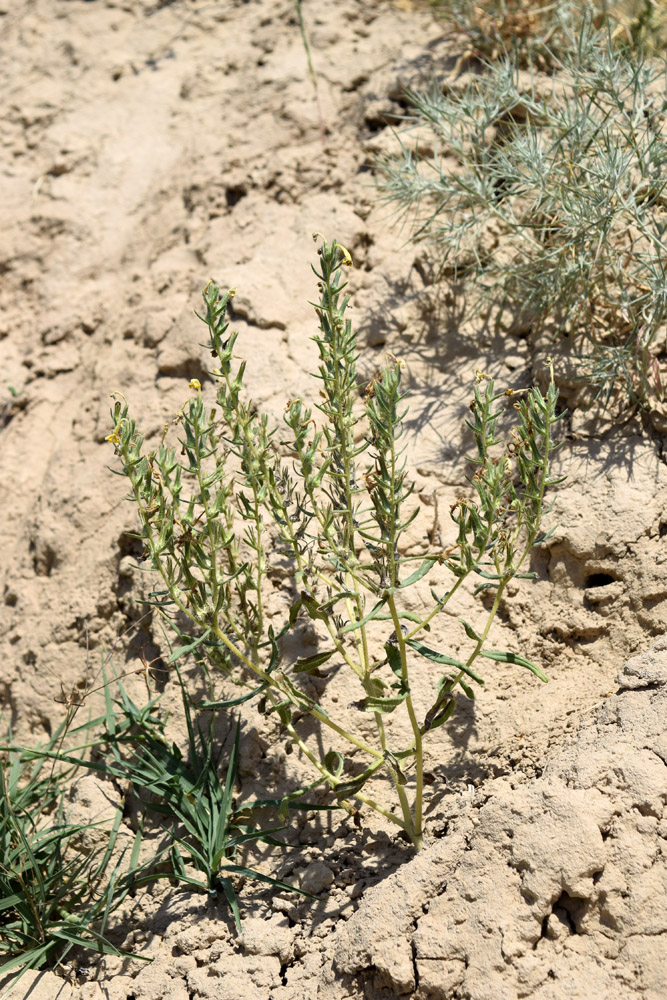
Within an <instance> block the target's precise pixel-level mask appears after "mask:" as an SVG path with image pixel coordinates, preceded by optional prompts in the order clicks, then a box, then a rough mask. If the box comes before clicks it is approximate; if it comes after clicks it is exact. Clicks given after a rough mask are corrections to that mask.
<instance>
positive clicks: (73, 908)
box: [0, 724, 141, 996]
mask: <svg viewBox="0 0 667 1000" xmlns="http://www.w3.org/2000/svg"><path fill="white" fill-rule="evenodd" d="M87 728H88V725H87V724H86V726H85V727H83V729H80V730H79V732H83V731H84V730H85V729H87ZM62 736H63V733H62V732H61V731H60V730H59V731H58V732H57V733H56V735H55V736H54V737H53V738H52V739H51V740H50V741H49V743H48V745H47V747H46V748H43V749H42V750H37V751H36V753H35V754H34V755H33V754H24V753H23V752H22V751H21V750H20V749H18V748H10V747H4V748H0V963H1V964H0V972H2V974H3V975H6V974H8V973H11V972H13V970H15V969H19V970H20V971H19V972H18V974H16V975H15V976H14V977H13V978H12V980H11V982H10V985H9V988H8V990H7V992H5V993H3V996H6V995H7V993H8V992H9V991H10V990H11V989H13V988H14V986H15V985H16V983H17V982H18V981H19V980H20V978H21V976H22V975H24V973H25V972H27V971H28V970H29V969H41V968H44V967H46V966H48V967H57V966H58V965H62V963H63V962H64V960H65V958H66V957H67V955H68V954H69V953H70V952H71V951H72V949H73V948H85V949H87V950H92V951H95V952H98V953H102V954H114V955H121V954H123V952H121V951H120V950H119V949H118V948H116V947H115V945H113V944H112V943H111V941H110V940H109V939H108V937H107V936H106V926H107V922H108V919H109V915H110V913H112V912H113V911H114V910H115V909H117V907H118V906H120V904H121V903H122V902H123V900H124V899H125V898H126V896H127V894H128V892H129V891H130V888H131V884H132V879H133V878H134V876H135V875H136V873H137V870H138V869H137V858H138V851H139V846H140V839H141V838H140V835H139V834H137V836H136V837H135V839H134V843H133V847H132V850H131V851H130V857H129V858H126V855H127V851H123V850H120V849H119V848H117V838H118V832H119V829H120V823H121V820H122V809H118V810H117V812H116V815H115V818H114V821H113V823H112V824H111V825H110V827H109V828H108V830H107V833H108V837H107V840H106V844H105V846H104V847H103V848H100V850H99V851H97V852H93V853H92V854H91V853H90V852H89V851H88V850H83V849H82V848H81V846H80V844H79V843H78V841H79V840H80V837H81V835H82V834H83V833H84V832H85V831H86V830H88V829H90V827H91V826H95V825H97V824H89V825H83V826H82V825H77V824H71V823H68V822H66V820H65V817H64V796H65V793H66V789H67V786H68V784H69V783H70V782H71V780H72V779H73V777H74V774H75V772H76V765H74V766H70V767H68V768H66V769H65V770H62V769H60V770H59V769H56V768H55V767H54V765H53V763H49V764H48V765H47V758H48V757H49V756H51V755H53V754H54V753H59V752H62ZM107 826H108V824H107ZM134 957H137V956H134Z"/></svg>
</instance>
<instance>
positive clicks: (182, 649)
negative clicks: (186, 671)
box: [168, 628, 211, 663]
mask: <svg viewBox="0 0 667 1000" xmlns="http://www.w3.org/2000/svg"><path fill="white" fill-rule="evenodd" d="M210 631H211V630H210V628H207V629H206V631H205V632H204V633H203V635H200V636H199V638H198V639H195V640H194V641H193V642H191V643H189V645H187V646H179V647H178V649H175V650H174V651H173V653H172V654H171V656H170V657H169V660H168V662H169V663H175V662H176V660H180V658H181V656H185V654H186V653H191V652H192V650H193V649H196V648H197V646H199V645H201V643H202V642H203V641H204V639H205V638H206V637H207V635H208V634H209V632H210Z"/></svg>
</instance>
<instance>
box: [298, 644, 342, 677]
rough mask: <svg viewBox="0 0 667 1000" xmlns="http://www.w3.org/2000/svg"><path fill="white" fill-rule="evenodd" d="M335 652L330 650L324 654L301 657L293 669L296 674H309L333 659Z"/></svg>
mask: <svg viewBox="0 0 667 1000" xmlns="http://www.w3.org/2000/svg"><path fill="white" fill-rule="evenodd" d="M335 652H336V650H335V649H329V650H326V651H325V652H322V653H315V654H314V655H313V656H305V657H303V658H301V657H299V659H298V660H297V661H296V663H295V664H294V666H293V668H292V669H293V671H294V673H295V674H309V673H311V672H312V671H313V670H317V668H318V667H321V666H322V664H323V663H326V662H327V660H329V659H331V657H332V656H333V655H334V653H335Z"/></svg>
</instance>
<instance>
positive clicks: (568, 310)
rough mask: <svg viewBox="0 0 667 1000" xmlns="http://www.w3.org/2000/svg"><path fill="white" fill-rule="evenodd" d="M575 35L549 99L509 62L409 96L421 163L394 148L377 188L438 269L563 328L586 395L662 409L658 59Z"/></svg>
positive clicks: (666, 152) (661, 98)
mask: <svg viewBox="0 0 667 1000" xmlns="http://www.w3.org/2000/svg"><path fill="white" fill-rule="evenodd" d="M587 39H588V36H586V37H584V36H581V39H580V40H581V45H582V46H583V47H585V48H586V51H585V53H584V52H582V51H578V52H576V53H573V54H572V55H571V56H570V57H568V58H567V59H566V60H565V61H564V62H563V64H562V67H561V72H560V74H559V76H558V77H557V82H556V83H548V84H547V87H548V88H549V89H548V91H547V93H546V95H544V94H541V95H540V94H538V92H537V90H536V88H535V84H534V81H532V79H530V80H529V79H527V78H526V76H525V75H524V76H522V75H521V74H519V73H518V71H517V70H516V69H515V67H514V65H513V64H512V62H511V61H510V60H505V61H502V62H500V63H497V64H493V65H489V66H488V67H487V68H486V70H485V72H484V73H483V75H480V76H476V77H474V78H473V79H472V80H470V81H469V82H468V83H466V84H465V85H464V86H463V87H461V88H460V89H452V88H449V87H443V86H442V85H439V84H434V85H433V86H432V87H431V88H430V89H429V90H421V91H417V92H414V93H412V94H411V95H410V98H411V101H412V104H413V106H414V112H413V115H412V118H411V120H410V122H409V125H408V127H411V126H419V127H420V128H421V129H422V130H425V131H426V133H427V135H428V136H429V138H428V139H425V140H424V145H425V146H426V147H427V152H426V154H425V155H424V156H423V157H422V156H420V155H419V152H418V151H417V152H414V151H412V150H410V149H408V148H407V145H406V143H405V142H401V141H400V137H399V141H398V142H397V148H396V152H395V153H394V154H390V155H387V156H385V157H384V158H383V159H382V160H381V161H380V162H379V164H378V166H379V178H378V183H379V186H380V191H381V193H382V197H383V198H384V199H385V200H386V201H387V203H389V204H390V205H391V206H392V207H393V208H394V209H395V210H396V211H397V212H398V213H399V214H400V215H401V216H402V217H403V218H405V219H407V220H408V221H409V225H410V228H411V231H412V238H413V239H414V240H416V241H423V242H427V243H428V244H429V246H430V247H431V248H432V250H433V253H434V255H435V257H436V259H437V260H438V262H439V265H440V267H441V269H442V270H443V271H445V270H448V271H449V273H450V274H452V275H453V276H455V277H457V278H468V279H471V280H473V281H474V282H475V283H476V286H477V288H478V289H481V290H482V291H483V292H484V293H485V296H486V299H487V300H488V299H489V298H490V299H491V301H493V302H495V303H496V305H499V304H501V303H504V302H508V301H509V302H510V303H511V304H513V306H514V308H515V309H516V310H517V311H518V312H520V313H522V314H523V315H524V316H527V317H528V319H529V322H532V326H533V328H534V329H536V330H537V329H539V328H540V327H542V326H543V325H544V324H545V323H546V322H547V321H548V322H550V323H551V324H552V325H554V326H555V327H557V328H558V329H559V330H562V331H564V332H566V334H567V335H568V337H569V338H570V341H571V344H572V348H573V352H574V356H575V357H578V358H579V360H580V362H581V371H582V374H583V375H585V376H586V377H587V378H589V379H590V380H591V381H592V383H593V385H594V386H595V388H596V391H597V392H598V394H600V395H602V396H603V397H604V398H605V399H606V400H608V399H609V398H610V396H611V395H612V393H613V392H614V390H615V389H616V388H619V387H620V388H621V390H622V393H623V394H624V396H625V397H626V398H628V399H629V400H630V401H631V402H633V403H634V402H637V401H639V402H641V403H651V402H659V401H661V400H662V399H663V386H662V378H661V374H660V355H661V353H662V352H663V351H664V346H665V339H664V334H665V330H664V322H665V316H666V307H667V279H666V276H665V261H666V260H667V247H666V245H665V228H666V225H667V195H666V193H665V182H666V180H667V173H666V172H665V166H666V163H667V139H666V135H665V110H666V109H667V101H666V99H665V94H664V81H665V72H666V70H665V64H664V62H662V61H658V62H650V61H646V60H643V59H641V58H635V57H632V56H629V55H628V54H626V53H623V52H617V51H614V50H613V49H612V48H611V47H610V46H609V45H603V46H602V47H601V46H600V45H599V44H597V43H596V44H589V39H588V40H587ZM422 134H423V133H422Z"/></svg>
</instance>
